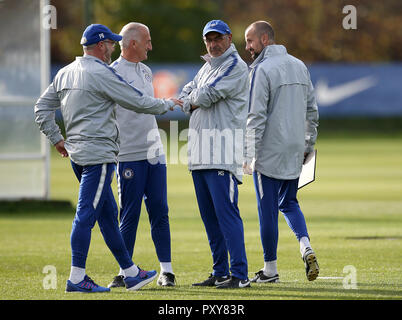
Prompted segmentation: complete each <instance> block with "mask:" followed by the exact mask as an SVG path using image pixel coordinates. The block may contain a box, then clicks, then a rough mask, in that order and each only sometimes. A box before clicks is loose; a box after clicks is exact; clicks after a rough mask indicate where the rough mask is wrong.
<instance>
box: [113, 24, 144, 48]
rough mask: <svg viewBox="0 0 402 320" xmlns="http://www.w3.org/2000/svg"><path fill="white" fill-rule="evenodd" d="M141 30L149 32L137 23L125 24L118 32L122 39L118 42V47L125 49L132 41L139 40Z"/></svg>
mask: <svg viewBox="0 0 402 320" xmlns="http://www.w3.org/2000/svg"><path fill="white" fill-rule="evenodd" d="M143 28H146V30H148V31H149V28H148V27H147V26H146V25H145V24H142V23H139V22H130V23H128V24H126V25H125V26H124V27H123V29H121V31H120V35H121V36H122V37H123V39H122V40H121V41H119V44H120V47H121V48H127V47H128V46H129V45H130V42H131V41H132V40H137V41H138V40H140V35H141V30H142V29H143Z"/></svg>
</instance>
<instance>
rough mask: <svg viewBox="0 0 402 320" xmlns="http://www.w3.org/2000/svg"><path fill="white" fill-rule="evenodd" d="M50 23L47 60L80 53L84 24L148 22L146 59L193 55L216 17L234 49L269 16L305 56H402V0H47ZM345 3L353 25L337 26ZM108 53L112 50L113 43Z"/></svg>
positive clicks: (292, 49)
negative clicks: (53, 19) (52, 10)
mask: <svg viewBox="0 0 402 320" xmlns="http://www.w3.org/2000/svg"><path fill="white" fill-rule="evenodd" d="M50 3H51V4H52V5H54V6H55V7H56V9H57V29H55V30H52V31H51V51H52V62H53V63H60V64H65V63H68V62H70V61H71V60H73V59H74V57H75V56H79V55H82V48H81V46H80V44H79V42H80V39H81V35H82V32H83V30H84V28H85V27H86V26H87V25H88V24H90V23H102V24H105V25H107V26H108V27H110V28H111V29H112V31H114V32H116V33H119V32H120V30H121V28H122V27H123V26H124V25H125V24H126V23H128V22H131V21H137V22H141V23H144V24H146V25H148V26H149V28H150V31H151V36H152V43H153V52H152V53H151V54H150V55H149V60H148V62H179V63H180V62H200V58H199V57H200V55H202V54H204V53H205V46H204V43H203V41H202V34H201V33H202V29H203V27H204V25H205V23H206V22H208V21H209V20H212V19H222V20H224V21H225V22H227V23H228V24H229V26H230V28H231V29H232V33H233V42H234V43H235V45H236V47H237V49H238V50H239V53H240V55H241V56H242V57H243V58H244V59H245V60H246V61H250V58H249V54H248V53H247V52H245V50H244V46H245V43H244V30H245V28H246V27H247V26H248V25H249V24H250V23H252V22H254V21H256V20H266V21H269V22H270V23H271V24H272V25H273V27H274V29H275V33H276V43H278V44H283V45H285V46H286V47H287V49H288V51H289V53H291V54H293V55H295V56H296V57H299V58H300V59H302V60H303V61H306V62H313V61H318V62H384V61H401V60H402V46H401V43H402V23H401V21H402V1H401V0H382V1H377V0H364V1H363V0H331V1H325V0H214V1H213V0H70V1H68V2H67V1H62V0H51V1H50ZM346 5H353V6H354V7H355V8H356V21H357V26H356V29H349V30H348V29H344V27H343V24H342V22H343V19H345V17H346V14H345V13H343V12H342V9H343V8H344V7H345V6H346ZM116 48H117V49H116V51H115V54H114V55H115V56H114V58H116V57H117V56H118V55H119V52H120V51H119V48H118V46H117V47H116Z"/></svg>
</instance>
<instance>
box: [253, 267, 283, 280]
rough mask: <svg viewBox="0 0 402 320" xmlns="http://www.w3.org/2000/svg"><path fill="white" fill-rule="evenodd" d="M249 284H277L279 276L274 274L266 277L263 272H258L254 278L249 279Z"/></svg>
mask: <svg viewBox="0 0 402 320" xmlns="http://www.w3.org/2000/svg"><path fill="white" fill-rule="evenodd" d="M251 282H256V283H275V282H279V275H278V274H276V275H274V276H272V277H268V276H266V275H265V274H264V271H263V270H260V271H258V272H257V273H256V274H255V277H254V278H253V279H251Z"/></svg>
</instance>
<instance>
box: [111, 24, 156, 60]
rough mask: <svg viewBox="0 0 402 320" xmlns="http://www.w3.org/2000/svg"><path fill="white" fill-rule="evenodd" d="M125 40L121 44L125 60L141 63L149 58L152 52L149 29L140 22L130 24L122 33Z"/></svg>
mask: <svg viewBox="0 0 402 320" xmlns="http://www.w3.org/2000/svg"><path fill="white" fill-rule="evenodd" d="M120 35H121V36H122V37H123V39H122V40H121V41H120V42H119V43H120V48H121V52H122V56H123V58H125V59H127V60H128V61H131V62H139V61H143V60H146V59H147V58H148V51H151V50H152V43H151V34H150V32H149V28H148V27H147V26H146V25H145V24H142V23H139V22H130V23H128V24H126V25H125V26H124V27H123V28H122V29H121V31H120Z"/></svg>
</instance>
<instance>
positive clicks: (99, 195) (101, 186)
mask: <svg viewBox="0 0 402 320" xmlns="http://www.w3.org/2000/svg"><path fill="white" fill-rule="evenodd" d="M105 177H106V163H104V164H102V174H101V177H100V180H99V184H98V189H97V190H96V195H95V199H94V202H93V203H92V205H93V207H94V209H95V210H96V207H97V206H98V202H99V200H100V197H101V195H102V190H103V185H104V184H105Z"/></svg>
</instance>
